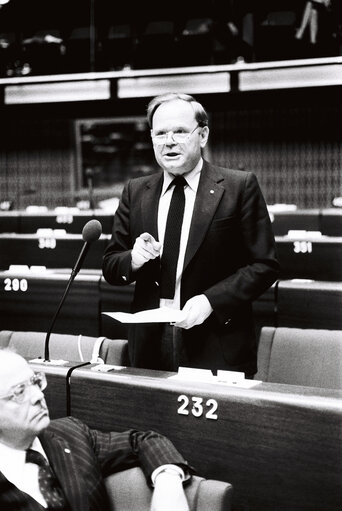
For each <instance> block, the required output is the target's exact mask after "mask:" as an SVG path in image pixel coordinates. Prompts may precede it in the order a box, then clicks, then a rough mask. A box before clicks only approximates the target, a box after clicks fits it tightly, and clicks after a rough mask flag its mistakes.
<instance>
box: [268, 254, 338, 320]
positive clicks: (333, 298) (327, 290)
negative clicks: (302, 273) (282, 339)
mask: <svg viewBox="0 0 342 511" xmlns="http://www.w3.org/2000/svg"><path fill="white" fill-rule="evenodd" d="M341 263H342V261H341ZM277 298H278V299H277V326H286V327H297V328H326V329H329V330H340V329H342V282H322V281H314V280H311V281H310V280H309V281H306V280H301V279H298V280H283V281H280V282H279V285H278V292H277Z"/></svg>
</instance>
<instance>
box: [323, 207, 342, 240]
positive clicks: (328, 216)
mask: <svg viewBox="0 0 342 511" xmlns="http://www.w3.org/2000/svg"><path fill="white" fill-rule="evenodd" d="M320 224H321V227H320V230H321V233H322V234H327V235H328V236H342V209H337V208H327V209H323V210H322V214H321V218H320Z"/></svg>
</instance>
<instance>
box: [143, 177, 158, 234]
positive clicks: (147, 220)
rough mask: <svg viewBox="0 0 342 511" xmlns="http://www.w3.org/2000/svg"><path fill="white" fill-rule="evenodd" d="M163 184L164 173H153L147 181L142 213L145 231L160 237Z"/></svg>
mask: <svg viewBox="0 0 342 511" xmlns="http://www.w3.org/2000/svg"><path fill="white" fill-rule="evenodd" d="M162 185H163V173H157V174H153V175H152V176H151V178H150V179H149V180H148V182H147V183H146V188H145V191H144V194H143V197H142V203H141V215H142V223H143V226H144V230H145V232H149V233H150V234H152V236H153V237H154V238H155V239H156V240H157V239H158V205H159V197H160V193H161V189H162Z"/></svg>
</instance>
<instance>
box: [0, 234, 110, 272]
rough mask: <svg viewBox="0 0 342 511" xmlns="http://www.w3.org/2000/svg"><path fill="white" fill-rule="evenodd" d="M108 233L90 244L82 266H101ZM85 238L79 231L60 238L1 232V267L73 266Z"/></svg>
mask: <svg viewBox="0 0 342 511" xmlns="http://www.w3.org/2000/svg"><path fill="white" fill-rule="evenodd" d="M109 238H110V236H109V235H105V234H103V235H102V236H101V238H100V239H99V240H97V241H95V242H94V243H92V244H91V246H90V248H89V251H88V253H87V255H86V258H85V260H84V264H83V267H84V268H98V269H100V268H101V267H102V257H103V253H104V250H105V247H106V246H107V243H108V240H109ZM83 245H84V241H83V238H82V236H81V235H79V234H65V235H63V236H61V237H54V236H43V235H42V236H38V235H36V234H8V235H6V234H0V269H2V270H7V269H8V268H9V266H10V265H18V264H20V265H27V266H46V267H47V268H73V266H74V265H75V263H76V261H77V259H78V256H79V254H80V252H81V249H82V247H83Z"/></svg>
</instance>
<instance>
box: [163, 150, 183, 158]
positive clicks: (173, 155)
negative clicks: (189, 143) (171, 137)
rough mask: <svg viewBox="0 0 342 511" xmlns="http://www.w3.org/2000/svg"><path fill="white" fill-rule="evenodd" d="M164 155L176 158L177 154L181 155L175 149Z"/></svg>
mask: <svg viewBox="0 0 342 511" xmlns="http://www.w3.org/2000/svg"><path fill="white" fill-rule="evenodd" d="M164 156H166V157H167V158H175V157H176V156H180V154H179V153H175V152H174V151H170V152H168V153H165V154H164Z"/></svg>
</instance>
